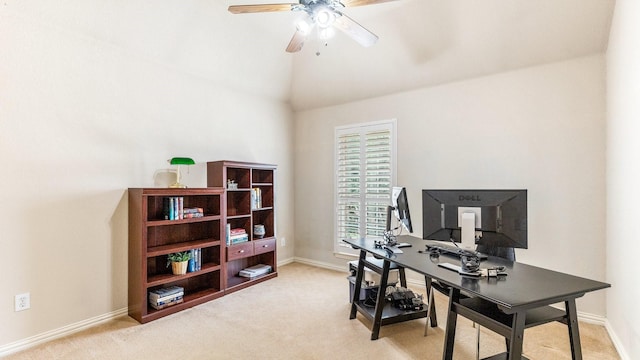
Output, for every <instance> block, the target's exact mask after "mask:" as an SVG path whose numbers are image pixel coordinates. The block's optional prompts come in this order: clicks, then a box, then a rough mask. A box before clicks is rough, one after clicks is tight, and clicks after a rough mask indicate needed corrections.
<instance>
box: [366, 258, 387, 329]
mask: <svg viewBox="0 0 640 360" xmlns="http://www.w3.org/2000/svg"><path fill="white" fill-rule="evenodd" d="M390 267H391V263H390V262H389V260H387V259H385V260H384V262H383V263H382V274H381V275H380V288H378V298H377V299H376V311H375V315H374V317H373V329H371V340H376V339H378V335H379V334H380V326H382V310H383V309H384V306H385V296H384V295H385V292H386V290H387V279H388V278H389V268H390Z"/></svg>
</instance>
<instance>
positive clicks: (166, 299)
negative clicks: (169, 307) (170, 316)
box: [149, 291, 184, 305]
mask: <svg viewBox="0 0 640 360" xmlns="http://www.w3.org/2000/svg"><path fill="white" fill-rule="evenodd" d="M183 296H184V292H183V291H181V292H179V293H175V294H171V295H168V296H165V297H161V298H152V297H149V303H153V304H156V305H161V304H164V303H167V302H171V301H174V300H176V299H177V298H181V297H183Z"/></svg>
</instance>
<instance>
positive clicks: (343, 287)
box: [7, 263, 619, 360]
mask: <svg viewBox="0 0 640 360" xmlns="http://www.w3.org/2000/svg"><path fill="white" fill-rule="evenodd" d="M279 271H280V273H279V276H278V277H277V278H276V279H274V280H270V281H267V282H265V283H262V284H259V285H256V286H253V287H251V288H248V289H245V290H242V291H239V292H236V293H233V294H230V295H227V296H225V297H222V298H220V299H217V300H214V301H211V302H209V303H206V304H203V305H200V306H198V307H195V308H192V309H189V310H186V311H182V312H180V313H177V314H174V315H171V316H168V317H165V318H162V319H160V320H157V321H153V322H151V323H148V324H145V325H140V324H138V323H137V322H136V321H135V320H133V319H131V318H129V317H123V318H120V319H117V320H114V321H111V322H108V323H106V324H103V325H100V326H96V327H94V328H91V329H88V330H85V331H82V332H79V333H76V334H74V335H72V336H68V337H65V338H62V339H58V340H55V341H52V342H50V343H47V344H43V345H40V346H37V347H35V348H32V349H29V350H26V351H23V352H21V353H17V354H13V355H10V356H9V357H7V359H12V360H14V359H15V360H17V359H34V360H35V359H38V360H39V359H441V358H442V346H443V337H444V325H445V315H444V313H445V310H446V305H447V299H446V298H445V297H442V296H437V297H436V306H437V314H438V320H439V327H438V328H435V329H433V328H430V330H429V335H428V336H427V337H423V330H424V324H425V320H424V319H419V320H413V321H409V322H405V323H401V324H394V325H388V326H384V327H382V329H381V331H380V339H378V340H375V341H371V340H369V337H370V335H371V332H370V330H369V329H370V328H369V327H370V323H369V322H368V321H367V320H366V319H364V318H362V317H361V316H360V315H358V318H357V319H355V320H349V309H350V305H349V301H348V297H349V285H348V281H347V279H346V275H347V273H346V268H345V272H344V273H342V272H336V271H331V270H326V269H320V268H315V267H311V266H307V265H302V264H297V263H294V264H290V265H286V266H282V267H280V268H279ZM580 334H581V340H582V351H583V356H584V359H607V360H609V359H619V356H618V355H617V353H616V351H615V349H614V347H613V345H612V343H611V341H610V339H609V337H608V334H607V332H606V331H605V329H604V328H603V327H601V326H596V325H592V324H586V323H581V324H580ZM481 339H482V340H481V352H480V355H481V356H485V357H486V356H490V355H492V354H494V353H498V352H502V351H504V340H503V339H502V338H501V337H499V336H497V335H495V334H493V333H491V332H490V331H487V330H486V329H485V330H483V331H482V336H481ZM474 341H475V329H474V328H473V327H472V326H471V323H470V322H469V321H467V320H466V319H464V318H459V320H458V330H457V332H456V345H455V353H454V359H473V358H475V350H474V349H475V347H474V346H475V343H474ZM524 353H525V355H526V356H528V357H529V358H530V359H570V358H571V353H570V349H569V340H568V335H567V330H566V327H565V326H564V325H561V324H559V323H552V324H547V325H544V326H539V327H537V328H533V329H528V330H526V332H525V340H524Z"/></svg>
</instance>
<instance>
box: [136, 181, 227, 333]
mask: <svg viewBox="0 0 640 360" xmlns="http://www.w3.org/2000/svg"><path fill="white" fill-rule="evenodd" d="M223 196H224V189H223V188H202V189H155V188H130V189H129V287H128V291H129V316H131V317H132V318H134V319H136V320H137V321H139V322H140V323H146V322H148V321H152V320H155V319H158V318H160V317H163V316H166V315H169V314H172V313H175V312H177V311H180V310H183V309H186V308H189V307H192V306H195V305H198V304H201V303H203V302H206V301H209V300H212V299H215V298H217V297H220V296H223V295H224V277H223V274H224V268H225V266H224V248H225V246H224V241H221V239H223V238H224V222H223V221H224V220H223V219H224V218H225V212H224V210H223V208H222V206H223V204H224V199H223ZM169 198H171V199H180V202H181V203H182V205H183V207H184V208H185V209H186V208H200V209H202V210H201V213H202V214H204V216H202V217H199V218H190V219H178V220H166V219H165V216H166V214H167V204H168V201H167V199H169ZM180 213H181V212H180ZM193 249H200V253H201V260H202V262H201V268H200V269H199V270H197V271H193V272H187V273H186V274H184V275H173V274H172V273H171V269H170V268H167V266H166V264H167V254H169V253H173V252H182V251H189V250H193ZM173 285H175V286H179V287H182V288H183V289H184V296H183V302H182V303H179V304H175V305H173V306H170V307H167V308H164V309H160V310H156V309H154V308H153V307H151V306H150V305H149V301H148V294H149V292H150V291H156V290H158V289H160V288H163V287H168V286H173Z"/></svg>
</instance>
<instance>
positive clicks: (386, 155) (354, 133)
mask: <svg viewBox="0 0 640 360" xmlns="http://www.w3.org/2000/svg"><path fill="white" fill-rule="evenodd" d="M394 139H395V121H385V122H378V123H370V124H363V125H358V126H350V127H341V128H337V129H336V189H335V192H336V244H335V245H336V246H335V248H336V251H337V252H344V251H345V248H346V247H348V245H346V244H345V243H344V242H342V239H359V238H362V237H377V236H382V233H383V232H384V230H385V226H386V217H387V206H388V205H389V204H390V203H391V187H392V186H393V185H392V184H393V183H394V182H395V171H394V166H395V165H394V163H395V141H394Z"/></svg>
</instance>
